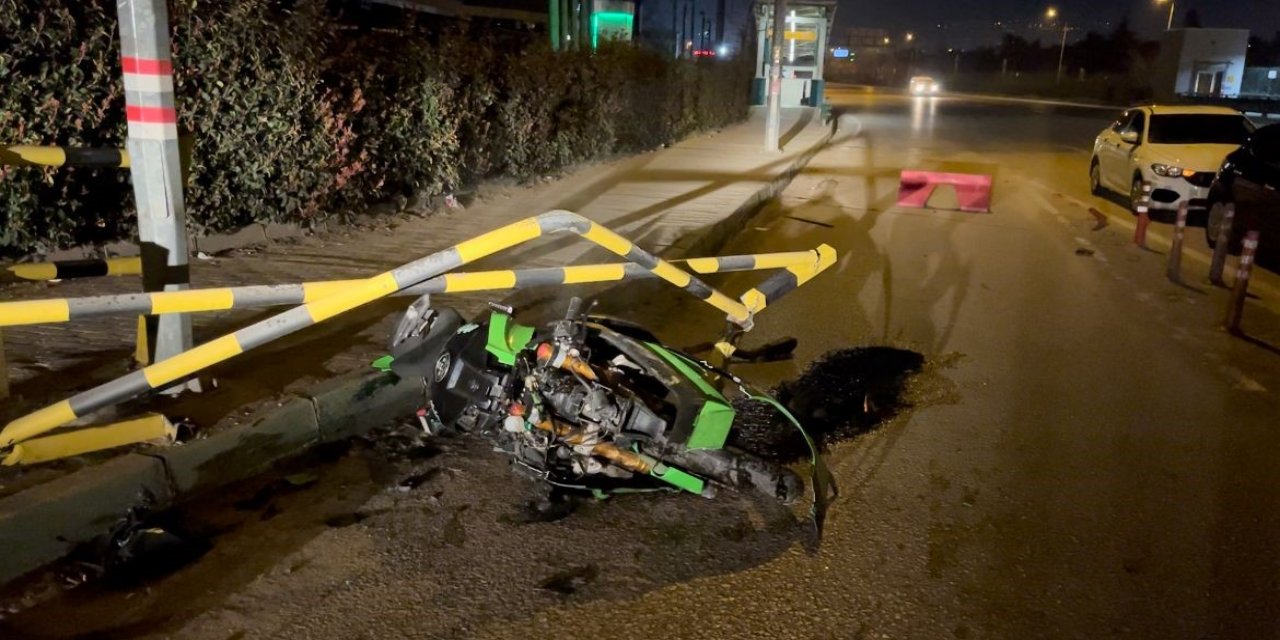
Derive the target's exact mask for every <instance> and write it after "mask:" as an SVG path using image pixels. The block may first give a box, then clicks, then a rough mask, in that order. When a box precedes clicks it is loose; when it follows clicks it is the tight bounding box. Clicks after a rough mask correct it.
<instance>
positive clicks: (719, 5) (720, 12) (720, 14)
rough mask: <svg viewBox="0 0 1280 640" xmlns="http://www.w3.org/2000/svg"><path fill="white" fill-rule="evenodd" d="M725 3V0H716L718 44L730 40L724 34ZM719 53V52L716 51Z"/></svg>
mask: <svg viewBox="0 0 1280 640" xmlns="http://www.w3.org/2000/svg"><path fill="white" fill-rule="evenodd" d="M724 3H725V0H716V44H726V43H727V42H728V41H727V40H726V39H725V35H724V19H725V15H724ZM716 53H717V55H719V52H718V51H717V52H716Z"/></svg>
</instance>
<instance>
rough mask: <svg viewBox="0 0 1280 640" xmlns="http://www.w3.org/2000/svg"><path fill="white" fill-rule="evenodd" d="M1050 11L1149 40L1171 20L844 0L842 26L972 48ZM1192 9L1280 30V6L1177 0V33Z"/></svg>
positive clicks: (1013, 5)
mask: <svg viewBox="0 0 1280 640" xmlns="http://www.w3.org/2000/svg"><path fill="white" fill-rule="evenodd" d="M1050 5H1052V6H1056V7H1057V8H1058V10H1059V11H1060V12H1061V14H1062V17H1064V18H1065V19H1066V20H1067V21H1068V23H1070V24H1071V25H1073V26H1075V25H1079V26H1080V27H1081V28H1082V29H1083V30H1090V29H1092V30H1097V31H1106V30H1108V29H1110V28H1113V27H1114V25H1115V24H1116V23H1117V22H1119V21H1120V20H1122V19H1123V18H1124V17H1125V15H1126V14H1128V16H1129V22H1130V25H1131V26H1132V27H1133V28H1134V29H1135V30H1136V31H1138V32H1139V33H1140V34H1142V35H1143V36H1146V37H1156V36H1157V35H1158V34H1159V32H1160V31H1162V30H1163V29H1164V27H1165V23H1166V20H1167V19H1168V15H1169V14H1168V11H1169V5H1168V4H1167V3H1166V4H1161V5H1157V4H1156V2H1155V0H892V1H889V0H841V2H840V8H839V10H838V13H837V21H838V22H839V24H840V25H842V26H870V27H881V28H887V29H890V30H891V31H894V32H902V33H905V32H907V31H913V32H916V35H917V37H918V38H919V41H920V42H921V43H922V44H926V45H928V44H947V45H955V46H971V44H973V43H972V42H966V41H972V40H987V39H989V37H975V36H979V34H980V33H981V32H988V33H995V32H998V31H1003V30H1010V31H1015V32H1019V33H1023V35H1028V36H1030V37H1034V36H1035V25H1036V23H1037V22H1039V21H1040V20H1041V16H1042V15H1043V14H1044V11H1045V9H1046V8H1047V7H1048V6H1050ZM1193 8H1194V9H1195V10H1196V12H1197V13H1199V15H1200V21H1201V23H1202V24H1203V25H1204V26H1205V27H1231V28H1241V29H1251V30H1252V31H1253V33H1254V35H1260V36H1263V37H1265V38H1270V37H1271V36H1272V35H1273V34H1274V33H1275V32H1276V31H1278V30H1280V0H1177V7H1176V11H1175V13H1174V25H1175V27H1176V26H1180V24H1181V22H1182V19H1183V17H1184V16H1185V15H1186V12H1187V11H1188V10H1189V9H1193ZM995 22H1000V23H1002V26H1003V27H1005V29H1000V28H997V27H996V26H995V24H994V23H995ZM930 23H932V24H930ZM939 23H941V24H942V25H943V26H944V28H942V29H939V28H938V27H937V24H939ZM1045 37H1046V38H1047V37H1048V35H1046V36H1045ZM997 39H998V38H997Z"/></svg>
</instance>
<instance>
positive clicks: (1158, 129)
mask: <svg viewBox="0 0 1280 640" xmlns="http://www.w3.org/2000/svg"><path fill="white" fill-rule="evenodd" d="M1252 129H1253V128H1252V127H1251V126H1250V125H1249V120H1248V119H1246V118H1245V117H1244V116H1234V115H1220V116H1219V115H1203V114H1183V115H1164V116H1151V131H1150V133H1149V134H1147V140H1148V141H1150V142H1151V143H1152V144H1244V141H1245V138H1247V137H1249V134H1250V133H1251V132H1252Z"/></svg>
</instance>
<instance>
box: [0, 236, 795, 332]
mask: <svg viewBox="0 0 1280 640" xmlns="http://www.w3.org/2000/svg"><path fill="white" fill-rule="evenodd" d="M819 259H820V255H819V252H818V250H811V251H787V252H781V253H764V254H748V255H737V256H719V257H713V258H690V259H686V260H673V261H672V262H673V264H682V265H684V266H685V267H687V268H688V269H689V270H691V271H693V272H695V273H698V274H702V275H706V274H712V273H730V272H738V271H758V270H763V269H784V268H788V267H796V268H797V269H799V268H802V267H805V266H806V265H812V264H814V263H815V262H817V261H818V260H819ZM653 278H657V276H656V275H654V273H653V272H652V271H649V270H648V269H645V268H644V267H643V266H641V265H639V264H636V263H634V262H612V263H603V264H584V265H575V266H567V267H540V268H534V269H501V270H496V271H471V272H458V273H446V274H443V275H439V276H436V277H434V278H431V279H429V280H427V281H425V282H422V283H420V284H416V285H413V286H411V287H406V288H404V289H401V290H399V291H397V292H395V293H392V294H391V295H392V296H421V295H424V294H444V293H468V292H474V291H492V290H496V289H524V288H528V287H538V286H548V285H562V284H591V283H600V282H616V281H622V280H641V279H653ZM360 281H361V280H360V279H354V280H322V281H318V282H302V283H295V284H271V285H250V286H242V287H213V288H208V289H187V290H184V291H159V292H155V293H123V294H114V295H104V296H87V297H82V298H52V299H45V300H18V301H12V302H0V327H14V326H24V325H32V324H55V323H62V322H70V321H74V320H82V319H86V318H94V317H100V316H106V315H114V314H134V313H139V314H144V315H162V314H166V313H203V312H211V311H231V310H235V309H257V308H262V307H274V306H282V305H297V304H303V303H306V302H311V301H313V300H318V299H320V298H322V297H324V296H326V295H330V294H332V293H333V292H335V291H339V290H342V289H345V288H347V287H350V286H353V285H355V284H357V283H359V282H360ZM761 286H763V285H761ZM762 308H763V307H762Z"/></svg>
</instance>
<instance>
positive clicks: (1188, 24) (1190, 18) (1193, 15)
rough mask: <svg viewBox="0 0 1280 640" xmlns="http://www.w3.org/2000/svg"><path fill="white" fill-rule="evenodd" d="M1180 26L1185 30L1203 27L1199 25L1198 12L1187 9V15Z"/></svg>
mask: <svg viewBox="0 0 1280 640" xmlns="http://www.w3.org/2000/svg"><path fill="white" fill-rule="evenodd" d="M1182 26H1183V27H1184V28H1186V29H1199V28H1201V27H1203V26H1204V25H1203V24H1200V12H1199V11H1196V10H1195V9H1188V10H1187V15H1186V16H1184V17H1183V18H1182Z"/></svg>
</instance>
